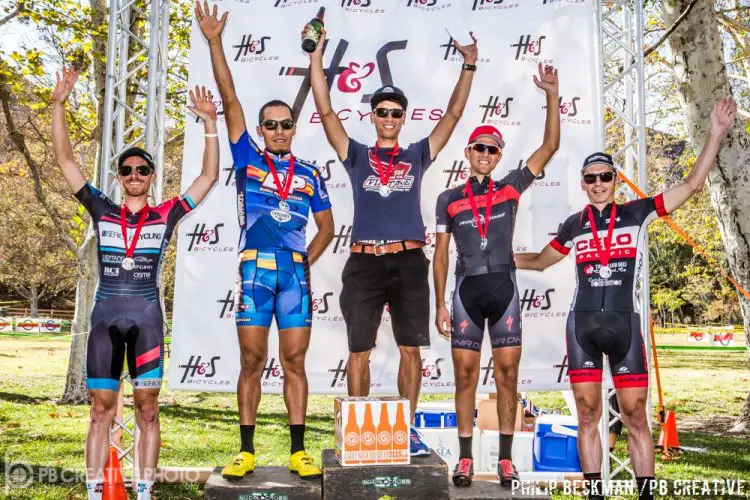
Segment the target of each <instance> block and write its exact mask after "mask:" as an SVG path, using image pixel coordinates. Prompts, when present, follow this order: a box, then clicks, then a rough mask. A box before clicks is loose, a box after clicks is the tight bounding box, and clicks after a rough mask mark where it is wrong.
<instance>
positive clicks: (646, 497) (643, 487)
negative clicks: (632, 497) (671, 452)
mask: <svg viewBox="0 0 750 500" xmlns="http://www.w3.org/2000/svg"><path fill="white" fill-rule="evenodd" d="M653 479H654V476H637V477H636V478H635V484H636V485H638V500H654V493H653V492H652V491H651V481H653Z"/></svg>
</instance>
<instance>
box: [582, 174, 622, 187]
mask: <svg viewBox="0 0 750 500" xmlns="http://www.w3.org/2000/svg"><path fill="white" fill-rule="evenodd" d="M597 177H598V178H599V180H600V181H602V182H612V179H614V178H615V177H616V175H615V173H614V172H602V173H599V174H583V182H585V183H586V184H594V183H595V182H596V178H597Z"/></svg>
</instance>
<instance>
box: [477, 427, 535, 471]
mask: <svg viewBox="0 0 750 500" xmlns="http://www.w3.org/2000/svg"><path fill="white" fill-rule="evenodd" d="M479 448H480V455H479V459H476V457H475V460H474V463H475V468H476V467H477V465H478V467H479V468H478V469H476V470H477V471H478V472H495V471H496V470H497V459H498V456H499V455H500V432H499V431H482V434H481V438H480V447H479ZM511 460H512V461H513V465H515V466H516V469H518V472H532V471H533V470H534V433H533V432H515V433H513V449H512V451H511Z"/></svg>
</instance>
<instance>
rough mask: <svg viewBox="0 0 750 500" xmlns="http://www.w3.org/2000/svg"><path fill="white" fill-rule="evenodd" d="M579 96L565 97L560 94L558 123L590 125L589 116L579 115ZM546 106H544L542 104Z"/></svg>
mask: <svg viewBox="0 0 750 500" xmlns="http://www.w3.org/2000/svg"><path fill="white" fill-rule="evenodd" d="M580 104H581V98H580V97H579V96H574V97H572V98H570V99H566V98H565V97H564V96H560V123H570V124H573V125H591V123H592V122H591V118H587V117H585V116H583V115H581V109H580ZM544 107H545V108H546V106H544Z"/></svg>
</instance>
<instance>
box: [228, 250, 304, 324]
mask: <svg viewBox="0 0 750 500" xmlns="http://www.w3.org/2000/svg"><path fill="white" fill-rule="evenodd" d="M237 287H238V289H237V293H235V300H236V301H237V304H236V307H235V311H237V314H236V315H235V321H236V323H237V326H238V327H240V326H261V327H269V326H271V320H272V319H273V317H274V316H276V326H277V327H278V328H279V330H284V329H286V328H300V327H302V328H309V327H310V326H311V325H312V296H311V294H310V266H309V265H308V263H307V255H305V254H302V253H299V252H291V251H288V250H275V249H270V250H257V249H250V250H244V251H242V252H241V253H240V266H239V274H238V280H237Z"/></svg>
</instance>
